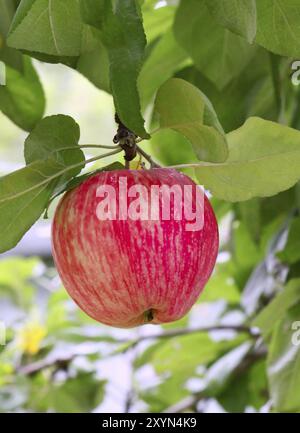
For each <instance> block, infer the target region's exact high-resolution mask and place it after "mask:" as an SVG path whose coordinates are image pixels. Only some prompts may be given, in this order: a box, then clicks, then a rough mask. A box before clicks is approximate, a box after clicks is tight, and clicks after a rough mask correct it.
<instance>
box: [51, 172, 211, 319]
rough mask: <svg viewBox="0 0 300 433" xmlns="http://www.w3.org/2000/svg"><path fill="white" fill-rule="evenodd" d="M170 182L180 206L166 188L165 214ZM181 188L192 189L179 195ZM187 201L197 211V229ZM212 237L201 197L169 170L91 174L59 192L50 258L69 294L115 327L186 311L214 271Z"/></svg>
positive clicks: (172, 316) (208, 209)
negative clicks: (157, 189) (192, 221)
mask: <svg viewBox="0 0 300 433" xmlns="http://www.w3.org/2000/svg"><path fill="white" fill-rule="evenodd" d="M122 182H123V183H122ZM125 183H126V186H127V192H128V191H129V192H128V195H127V193H126V191H125V189H124V188H125V187H124V185H125ZM163 185H164V187H163V188H162V189H161V190H160V192H159V193H153V195H151V194H152V192H151V191H152V190H155V188H160V187H162V186H163ZM131 187H133V189H132V188H131ZM168 187H171V188H172V187H174V188H173V189H172V190H173V191H176V192H177V193H180V191H182V197H183V198H184V199H182V205H181V207H180V206H179V208H178V201H176V199H175V194H169V199H170V201H169V204H170V215H168V212H166V214H164V217H163V216H162V213H163V209H164V208H163V206H165V205H166V203H168V197H167V192H166V191H167V189H168ZM164 188H166V190H164ZM176 188H177V189H176ZM185 188H186V189H187V190H188V189H189V191H192V193H187V194H186V195H184V194H183V191H184V190H185ZM199 191H200V195H201V197H200V198H199ZM114 193H115V195H114ZM148 193H149V194H148ZM128 196H129V197H128ZM151 197H152V198H153V200H152V202H151V203H149V200H150V198H151ZM155 198H156V200H158V201H156V205H155ZM177 198H178V197H177ZM201 198H202V199H201ZM164 200H166V201H164ZM183 202H184V205H183ZM185 205H187V208H188V207H190V209H191V210H193V212H195V213H196V210H197V209H198V212H199V211H200V212H201V213H202V216H203V217H204V219H203V220H202V222H203V225H200V228H199V227H196V225H195V226H193V225H191V217H190V215H188V216H186V214H185V210H184V206H185ZM174 211H176V212H177V213H176V212H174ZM155 212H156V214H155ZM157 212H158V213H157ZM127 213H128V215H129V216H128V215H127ZM180 213H181V214H182V215H180ZM139 216H140V217H139ZM149 216H151V218H150V217H149ZM105 218H106V220H105ZM195 221H196V219H195ZM198 226H199V224H198ZM191 227H192V228H193V229H191ZM195 227H196V228H197V229H194V228H195ZM218 243H219V237H218V226H217V222H216V218H215V215H214V212H213V209H212V207H211V205H210V203H209V201H208V199H207V197H206V196H205V195H204V193H203V192H202V190H200V188H199V187H198V186H196V184H195V183H194V182H193V181H192V180H191V179H190V178H188V177H187V176H185V175H183V174H182V173H178V172H177V171H175V170H171V169H151V170H136V171H130V170H117V171H111V172H100V173H98V174H95V175H93V176H91V177H90V178H88V179H87V180H86V181H84V182H83V183H82V184H80V185H79V186H78V187H77V188H75V189H73V190H71V191H69V192H67V193H66V194H65V196H64V197H63V198H62V200H61V202H60V203H59V205H58V208H57V210H56V214H55V218H54V222H53V227H52V245H53V256H54V261H55V263H56V266H57V269H58V272H59V274H60V277H61V279H62V282H63V284H64V285H65V287H66V289H67V291H68V292H69V294H70V296H71V297H72V298H73V299H74V301H75V302H76V303H77V304H78V305H79V307H80V308H81V309H82V310H83V311H85V312H86V313H87V314H88V315H89V316H91V317H92V318H94V319H95V320H98V321H99V322H102V323H104V324H106V325H111V326H115V327H120V328H121V327H122V328H129V327H134V326H137V325H142V324H145V323H153V324H159V323H166V322H171V321H174V320H178V319H180V318H181V317H182V316H184V315H185V314H186V313H187V312H188V311H189V310H190V308H191V307H192V305H193V304H194V303H195V302H196V300H197V298H198V296H199V294H200V293H201V291H202V290H203V288H204V286H205V284H206V282H207V280H208V279H209V277H210V275H211V273H212V271H213V268H214V265H215V261H216V257H217V252H218Z"/></svg>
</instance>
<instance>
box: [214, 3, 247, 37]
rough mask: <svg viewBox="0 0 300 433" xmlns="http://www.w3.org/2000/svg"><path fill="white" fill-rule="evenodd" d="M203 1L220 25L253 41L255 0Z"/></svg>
mask: <svg viewBox="0 0 300 433" xmlns="http://www.w3.org/2000/svg"><path fill="white" fill-rule="evenodd" d="M205 3H206V6H207V8H208V9H209V11H210V13H211V14H212V16H213V17H214V18H216V20H217V21H218V22H219V23H220V24H221V25H222V26H224V27H226V28H227V29H229V30H231V31H232V32H233V33H236V34H237V35H240V36H243V37H244V38H246V39H247V40H248V41H249V42H253V40H254V38H255V35H256V3H255V0H206V1H205Z"/></svg>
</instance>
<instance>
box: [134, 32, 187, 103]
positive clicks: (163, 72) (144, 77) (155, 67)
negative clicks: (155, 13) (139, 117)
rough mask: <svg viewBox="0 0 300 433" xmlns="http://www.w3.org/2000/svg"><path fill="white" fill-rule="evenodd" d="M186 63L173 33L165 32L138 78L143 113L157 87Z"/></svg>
mask: <svg viewBox="0 0 300 433" xmlns="http://www.w3.org/2000/svg"><path fill="white" fill-rule="evenodd" d="M187 62H189V60H188V56H187V54H186V52H185V51H184V50H183V49H182V48H181V47H180V46H179V45H178V43H177V42H176V40H175V38H174V35H173V32H172V31H171V30H170V31H167V32H166V33H165V34H164V35H163V36H162V37H161V39H160V40H159V41H158V42H157V44H156V45H155V46H154V48H153V49H152V51H151V53H150V55H149V56H148V58H147V59H146V61H145V63H144V65H143V67H142V70H141V73H140V75H139V78H138V89H139V93H140V98H141V105H142V110H143V111H144V110H145V108H146V107H147V105H148V104H149V103H150V102H151V99H152V98H153V96H154V94H155V93H156V91H157V90H158V89H159V87H160V86H161V85H162V84H163V83H164V82H165V81H166V80H168V79H169V78H171V77H172V76H173V74H174V73H175V72H176V71H177V70H179V69H180V68H182V67H183V66H184V65H185V64H186V63H187Z"/></svg>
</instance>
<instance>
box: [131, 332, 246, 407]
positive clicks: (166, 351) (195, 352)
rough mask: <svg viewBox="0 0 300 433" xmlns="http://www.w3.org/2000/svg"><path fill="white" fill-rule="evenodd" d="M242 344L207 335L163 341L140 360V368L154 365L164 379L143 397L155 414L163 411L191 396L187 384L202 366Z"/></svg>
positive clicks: (238, 341)
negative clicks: (146, 364)
mask: <svg viewBox="0 0 300 433" xmlns="http://www.w3.org/2000/svg"><path fill="white" fill-rule="evenodd" d="M239 343H241V339H240V338H239V339H235V340H231V341H218V342H216V341H213V340H212V339H211V338H210V337H209V335H207V334H205V333H199V334H194V335H192V334H191V335H186V336H182V337H174V338H172V339H170V340H167V341H159V342H158V343H156V344H154V345H153V346H151V347H150V348H149V349H148V350H147V351H146V353H145V355H141V357H140V358H138V360H137V365H141V364H144V363H147V362H149V363H151V365H152V366H153V367H154V368H155V371H156V373H157V374H159V375H161V376H160V377H161V378H162V379H163V380H162V382H161V384H160V385H158V386H155V387H151V388H150V389H149V390H147V392H143V393H142V394H141V397H142V398H143V399H144V400H145V401H146V402H147V403H148V404H150V405H151V410H152V411H157V412H161V411H162V410H164V409H166V408H168V407H169V406H171V405H173V404H175V403H177V402H178V401H179V400H180V399H182V398H183V397H185V396H186V395H188V394H189V392H188V391H187V389H186V388H185V387H184V384H185V382H186V381H187V379H188V378H189V377H191V376H192V375H193V374H195V369H196V368H197V367H198V366H201V365H206V364H208V363H211V362H212V361H214V360H215V359H217V358H218V357H219V356H222V355H223V354H224V353H225V352H227V351H228V350H230V349H232V348H233V347H235V346H236V345H237V344H239Z"/></svg>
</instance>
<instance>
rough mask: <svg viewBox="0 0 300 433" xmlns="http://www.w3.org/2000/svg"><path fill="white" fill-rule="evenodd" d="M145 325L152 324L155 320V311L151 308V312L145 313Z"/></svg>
mask: <svg viewBox="0 0 300 433" xmlns="http://www.w3.org/2000/svg"><path fill="white" fill-rule="evenodd" d="M144 318H145V323H150V322H152V320H153V319H154V312H153V309H152V308H150V310H147V311H145V313H144Z"/></svg>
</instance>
